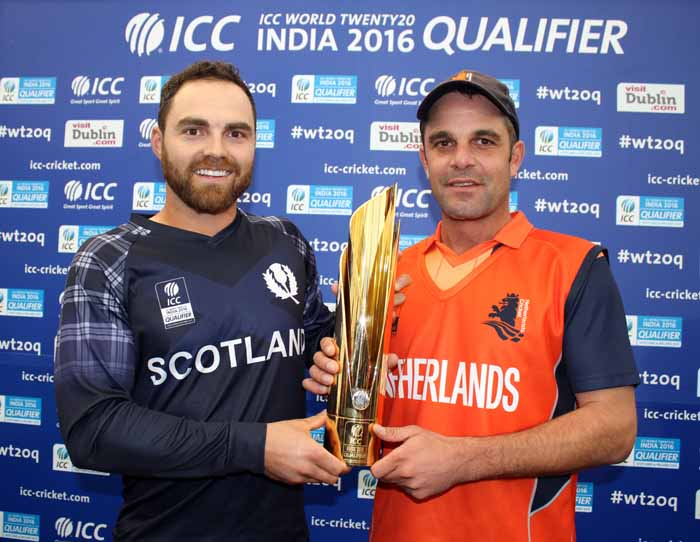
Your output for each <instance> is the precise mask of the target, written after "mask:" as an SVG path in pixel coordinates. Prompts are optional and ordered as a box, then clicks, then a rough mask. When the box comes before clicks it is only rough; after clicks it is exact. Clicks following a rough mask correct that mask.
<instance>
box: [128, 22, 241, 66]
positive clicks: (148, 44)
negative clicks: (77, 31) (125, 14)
mask: <svg viewBox="0 0 700 542" xmlns="http://www.w3.org/2000/svg"><path fill="white" fill-rule="evenodd" d="M240 22H241V16H240V15H227V16H226V17H222V18H221V19H219V20H218V21H217V22H216V24H214V27H213V28H212V29H211V33H210V36H211V37H210V41H209V42H210V44H211V46H212V48H214V49H216V50H217V51H232V50H233V47H234V43H233V42H225V41H222V38H221V34H222V31H223V29H224V27H226V26H227V25H229V24H237V23H240ZM213 23H214V17H212V16H211V15H200V16H199V17H195V18H194V19H192V20H191V21H190V22H189V23H187V24H185V17H183V16H179V17H176V18H175V24H174V26H173V27H172V29H171V30H170V36H171V37H170V44H169V45H168V51H170V52H171V53H174V52H176V51H177V50H178V46H179V45H180V43H182V44H183V45H184V46H185V49H187V50H188V51H191V52H193V53H198V52H202V51H205V50H206V49H207V44H206V43H197V42H195V41H194V34H195V32H197V29H198V27H200V26H211V25H212V24H213ZM165 34H166V32H165V20H164V19H161V18H160V14H159V13H153V14H151V13H139V14H138V15H134V16H133V17H132V18H131V19H130V20H129V22H128V23H127V25H126V29H125V30H124V39H125V40H126V42H127V43H128V44H129V49H130V50H131V52H132V53H134V54H137V55H138V56H143V55H144V54H145V55H146V56H148V55H150V54H151V53H152V52H154V51H156V50H158V51H159V52H160V51H161V49H159V47H160V45H161V44H162V43H163V40H164V39H165ZM199 35H200V36H201V31H200V32H199Z"/></svg>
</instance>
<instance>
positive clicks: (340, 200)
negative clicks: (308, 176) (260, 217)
mask: <svg viewBox="0 0 700 542" xmlns="http://www.w3.org/2000/svg"><path fill="white" fill-rule="evenodd" d="M352 190H353V187H352V186H328V185H316V184H313V185H308V184H305V185H301V184H293V185H290V186H289V187H288V188H287V213H289V214H304V215H348V216H349V215H351V214H352Z"/></svg>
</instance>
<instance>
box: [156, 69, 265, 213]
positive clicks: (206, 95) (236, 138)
mask: <svg viewBox="0 0 700 542" xmlns="http://www.w3.org/2000/svg"><path fill="white" fill-rule="evenodd" d="M151 141H152V146H153V150H154V152H155V153H156V155H157V156H158V158H160V160H161V166H162V169H163V176H164V177H165V180H166V181H167V183H168V186H169V187H170V188H171V189H172V192H174V194H175V195H176V196H177V197H178V198H179V199H180V200H181V201H182V203H184V204H185V205H186V206H187V207H189V208H191V209H193V210H194V211H196V212H198V213H208V214H213V215H216V214H219V213H223V212H225V211H227V210H229V209H230V208H231V207H232V206H233V205H235V203H236V200H238V198H239V197H240V195H241V194H242V193H243V192H244V191H245V190H246V189H247V188H248V186H249V185H250V181H251V177H252V172H253V157H254V154H255V120H254V115H253V109H252V106H251V104H250V100H249V99H248V97H247V96H246V95H245V93H244V92H243V90H242V89H241V88H239V87H238V86H236V85H235V84H233V83H231V82H229V81H221V80H215V79H200V80H195V81H190V82H187V83H185V84H184V85H183V86H182V87H181V88H180V89H179V90H178V91H177V94H176V95H175V96H174V98H173V100H172V103H171V106H170V110H169V111H168V113H167V117H166V122H165V131H164V133H161V131H160V129H158V128H156V129H154V131H153V135H152V138H151Z"/></svg>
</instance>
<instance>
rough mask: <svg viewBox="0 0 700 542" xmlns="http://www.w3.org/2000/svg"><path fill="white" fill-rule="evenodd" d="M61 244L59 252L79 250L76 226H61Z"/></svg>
mask: <svg viewBox="0 0 700 542" xmlns="http://www.w3.org/2000/svg"><path fill="white" fill-rule="evenodd" d="M61 230H62V233H61V234H60V235H61V246H60V247H59V252H76V251H77V248H78V247H77V243H76V242H77V237H78V236H77V235H76V233H75V227H74V226H61Z"/></svg>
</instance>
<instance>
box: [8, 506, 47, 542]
mask: <svg viewBox="0 0 700 542" xmlns="http://www.w3.org/2000/svg"><path fill="white" fill-rule="evenodd" d="M40 528H41V520H40V517H39V516H38V515H36V514H23V513H21V512H4V511H2V510H0V539H2V540H28V541H30V542H39V534H40Z"/></svg>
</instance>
